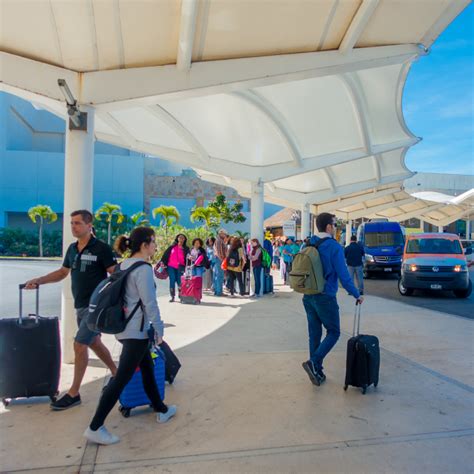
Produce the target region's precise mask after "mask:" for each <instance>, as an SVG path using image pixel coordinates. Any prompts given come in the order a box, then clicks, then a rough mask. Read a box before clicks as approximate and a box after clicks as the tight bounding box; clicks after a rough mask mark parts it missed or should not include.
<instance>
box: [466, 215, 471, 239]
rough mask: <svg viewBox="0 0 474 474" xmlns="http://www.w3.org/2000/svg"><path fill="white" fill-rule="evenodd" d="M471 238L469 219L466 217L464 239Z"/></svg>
mask: <svg viewBox="0 0 474 474" xmlns="http://www.w3.org/2000/svg"><path fill="white" fill-rule="evenodd" d="M470 238H471V221H470V220H469V218H468V219H466V239H468V240H470Z"/></svg>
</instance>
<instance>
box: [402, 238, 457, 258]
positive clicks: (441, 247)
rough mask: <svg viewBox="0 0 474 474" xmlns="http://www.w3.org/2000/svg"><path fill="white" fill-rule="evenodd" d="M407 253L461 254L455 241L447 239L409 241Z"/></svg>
mask: <svg viewBox="0 0 474 474" xmlns="http://www.w3.org/2000/svg"><path fill="white" fill-rule="evenodd" d="M406 252H407V253H434V254H442V253H445V254H446V253H447V254H456V255H460V254H462V249H461V245H460V244H459V242H458V241H457V240H449V239H410V240H409V241H408V244H407V250H406Z"/></svg>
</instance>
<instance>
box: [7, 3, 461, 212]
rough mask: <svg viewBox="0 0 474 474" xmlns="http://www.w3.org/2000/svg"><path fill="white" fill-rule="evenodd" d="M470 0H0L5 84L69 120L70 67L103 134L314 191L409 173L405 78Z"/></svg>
mask: <svg viewBox="0 0 474 474" xmlns="http://www.w3.org/2000/svg"><path fill="white" fill-rule="evenodd" d="M468 3H469V0H429V1H428V0H420V1H416V2H410V1H403V2H401V1H399V0H345V1H343V2H341V1H338V0H320V1H319V0H318V1H313V2H308V1H299V0H279V1H270V2H259V1H250V0H248V1H247V0H245V1H239V2H234V1H230V0H207V1H205V2H200V1H197V0H181V1H179V0H174V1H173V0H137V1H134V2H128V1H121V0H89V1H87V2H86V1H83V0H68V1H63V0H50V1H48V2H46V1H37V0H30V1H28V0H24V1H21V2H18V1H16V0H2V3H1V14H2V31H1V36H0V60H1V67H0V86H1V88H2V89H3V90H6V91H7V92H12V93H15V94H17V95H21V96H23V97H25V98H27V99H29V100H32V101H34V102H35V103H36V104H39V105H40V106H42V107H44V108H47V109H48V110H51V111H53V112H54V113H57V114H60V115H63V116H65V112H66V111H65V107H64V105H63V104H64V98H63V95H62V92H61V90H60V88H59V87H58V85H57V80H58V79H60V78H61V79H65V80H66V82H67V84H68V86H69V88H70V90H71V92H72V94H73V95H74V97H75V98H77V101H78V103H79V104H80V105H84V106H85V105H87V106H93V107H94V108H95V110H96V118H95V123H96V128H95V134H96V138H97V139H100V140H101V141H105V142H108V143H112V144H115V145H119V146H125V147H128V148H131V149H134V150H137V151H141V152H143V153H148V154H152V155H157V156H160V157H161V158H164V159H168V160H171V161H175V162H179V163H182V164H184V165H187V166H191V167H194V168H196V169H199V170H201V172H202V175H203V177H206V176H208V177H209V178H210V179H215V180H223V181H225V182H227V181H228V180H232V181H233V182H236V183H241V184H239V188H241V189H242V190H243V192H245V189H246V187H247V188H248V186H249V185H248V184H245V182H246V181H252V182H265V183H267V188H266V192H267V196H268V197H270V198H271V199H273V200H278V199H279V200H281V201H282V202H286V203H314V202H320V201H323V200H327V199H329V198H331V197H332V196H336V195H344V194H350V193H354V192H358V191H361V190H364V189H369V188H372V187H381V186H384V185H386V184H390V183H396V182H400V181H401V180H403V179H405V178H407V177H409V176H411V174H412V173H411V172H410V171H409V170H408V169H407V168H406V167H405V164H404V155H405V152H406V150H407V149H408V148H409V147H410V146H412V145H414V144H415V143H416V142H417V141H418V139H417V138H416V137H414V136H413V135H412V134H411V133H410V131H409V130H408V129H407V127H406V125H405V122H404V119H403V114H402V106H401V103H402V92H403V86H404V84H405V80H406V76H407V74H408V71H409V68H410V64H411V62H412V61H413V60H414V59H416V58H418V57H419V56H420V55H422V54H425V51H426V48H429V47H430V45H431V44H432V42H433V41H434V40H435V39H436V37H437V36H438V35H439V34H440V33H441V32H442V31H443V29H444V28H445V27H446V26H447V25H448V24H449V23H450V22H451V21H452V20H453V19H454V18H455V16H456V15H458V14H459V13H460V12H461V11H462V9H463V8H464V7H465V6H466V5H467V4H468ZM25 11H27V12H28V14H27V15H25Z"/></svg>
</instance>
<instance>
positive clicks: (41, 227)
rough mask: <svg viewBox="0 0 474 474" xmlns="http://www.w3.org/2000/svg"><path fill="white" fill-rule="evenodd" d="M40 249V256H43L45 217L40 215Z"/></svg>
mask: <svg viewBox="0 0 474 474" xmlns="http://www.w3.org/2000/svg"><path fill="white" fill-rule="evenodd" d="M39 251H40V257H42V256H43V218H42V217H40V228H39Z"/></svg>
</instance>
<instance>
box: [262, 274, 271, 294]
mask: <svg viewBox="0 0 474 474" xmlns="http://www.w3.org/2000/svg"><path fill="white" fill-rule="evenodd" d="M268 293H273V276H272V275H270V274H269V273H264V274H263V294H265V295H266V294H268Z"/></svg>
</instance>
